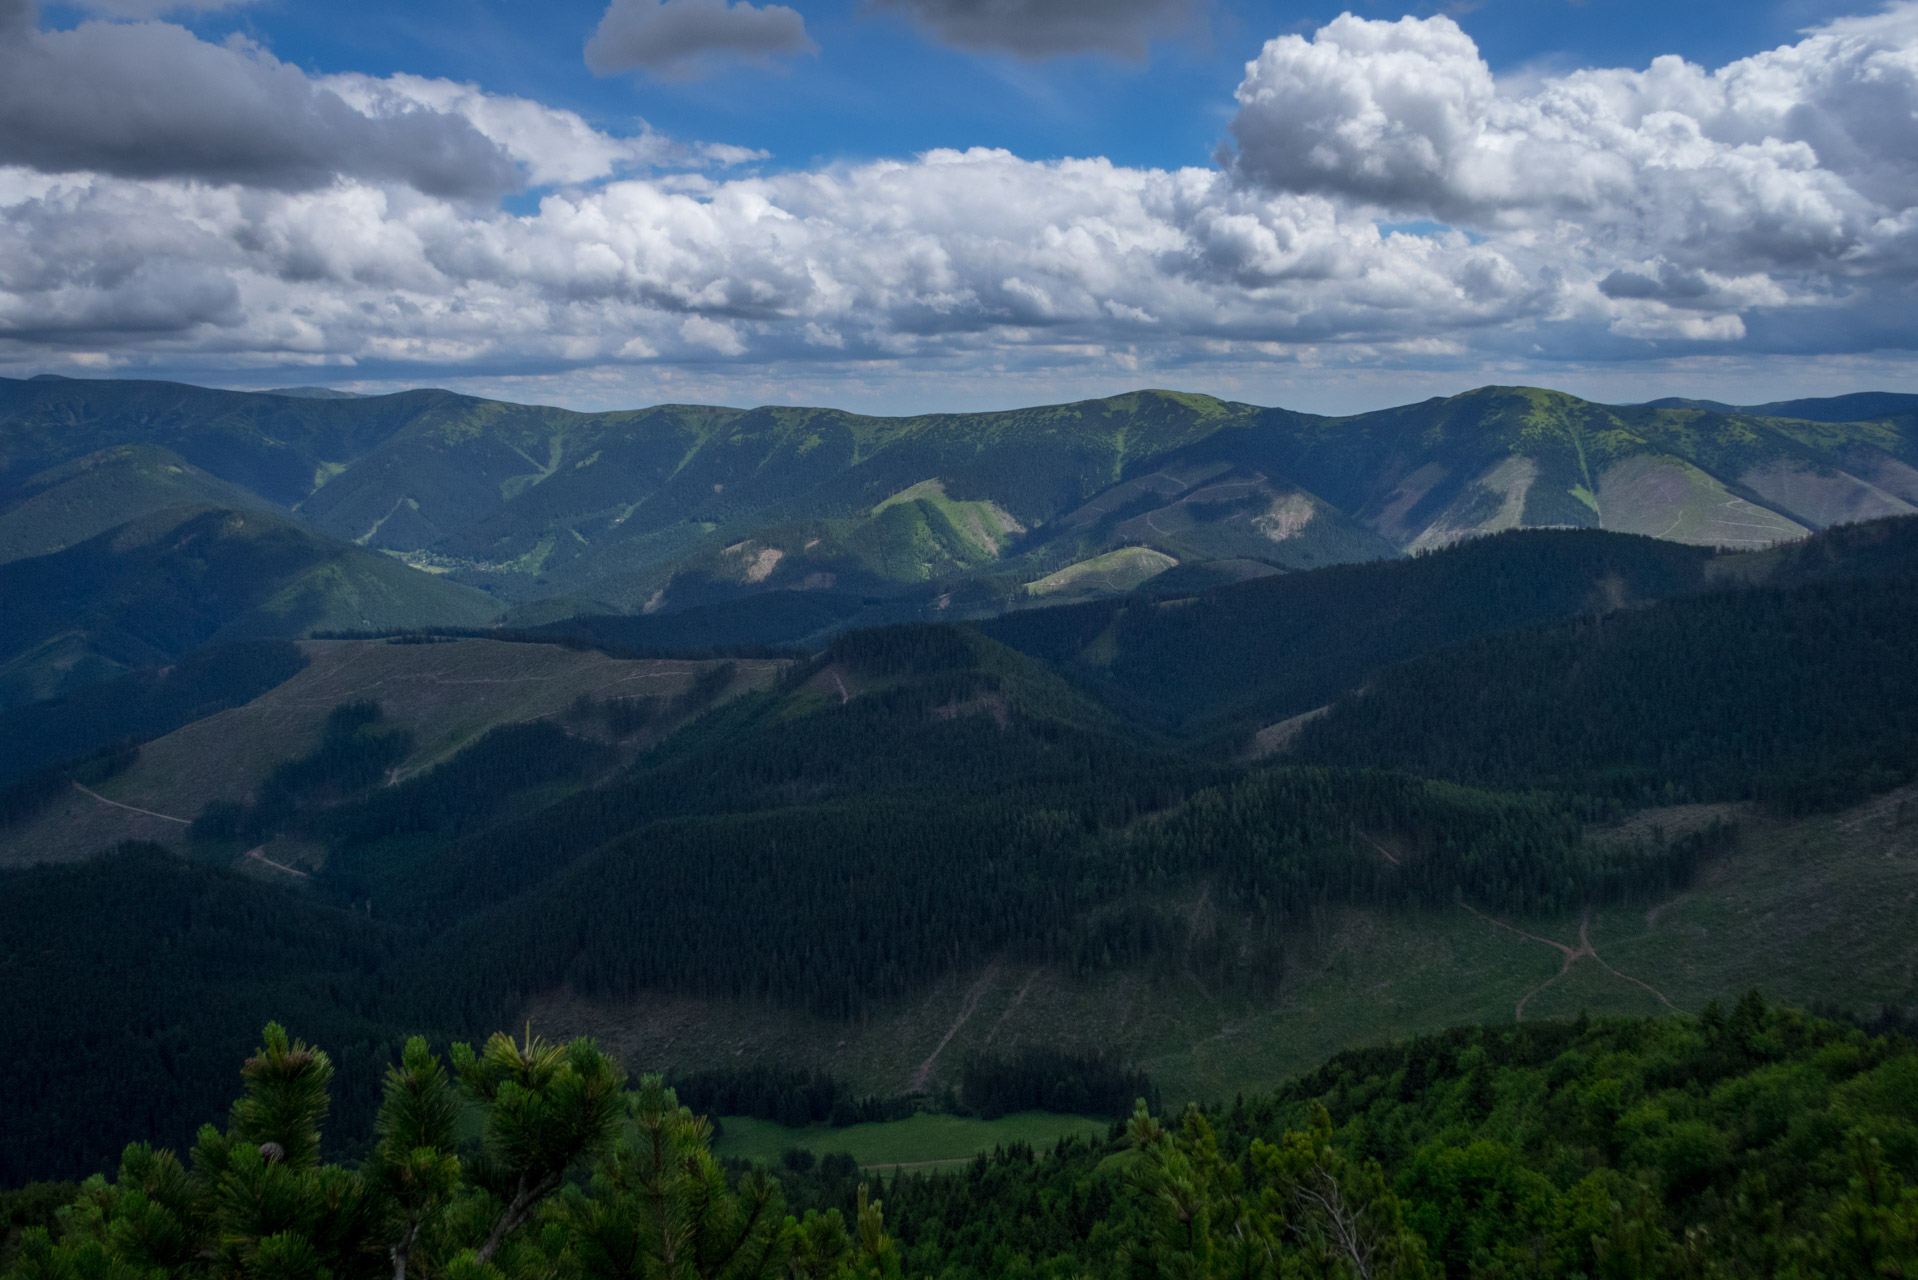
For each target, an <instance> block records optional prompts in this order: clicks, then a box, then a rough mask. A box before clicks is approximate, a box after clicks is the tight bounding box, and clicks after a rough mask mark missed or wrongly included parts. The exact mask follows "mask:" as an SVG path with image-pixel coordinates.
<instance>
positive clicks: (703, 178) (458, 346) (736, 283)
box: [0, 0, 1918, 376]
mask: <svg viewBox="0 0 1918 1280" xmlns="http://www.w3.org/2000/svg"><path fill="white" fill-rule="evenodd" d="M4 2H5V0H0V3H4ZM125 29H127V30H130V29H131V28H125ZM227 52H229V53H230V55H231V56H233V57H236V58H241V59H244V60H246V61H249V62H251V63H254V64H256V65H259V66H266V65H267V64H266V63H264V62H261V61H260V58H261V56H262V55H259V54H257V53H255V52H252V51H246V50H242V51H238V52H233V51H227ZM1915 68H1918V6H1914V5H1910V4H1906V5H1900V6H1898V7H1896V8H1893V9H1891V10H1887V11H1886V12H1885V13H1884V14H1881V15H1878V16H1877V17H1874V18H1871V19H1860V20H1848V21H1846V22H1841V23H1833V24H1830V25H1828V26H1826V27H1823V28H1820V29H1818V30H1816V31H1813V32H1811V33H1808V34H1807V35H1806V36H1805V38H1804V39H1802V40H1801V41H1800V42H1798V43H1797V44H1794V45H1792V46H1789V47H1787V48H1783V49H1778V50H1774V51H1771V52H1769V53H1766V54H1762V55H1759V56H1757V57H1754V58H1749V59H1745V60H1743V61H1741V62H1738V63H1734V64H1731V65H1729V66H1727V67H1723V68H1719V69H1717V70H1715V71H1711V70H1706V69H1703V68H1698V67H1694V66H1690V65H1688V64H1686V63H1683V62H1680V61H1677V60H1661V61H1660V62H1658V63H1655V64H1654V65H1653V66H1652V67H1650V68H1648V69H1646V70H1643V71H1610V70H1593V71H1580V72H1576V73H1573V74H1570V75H1566V76H1562V77H1556V78H1550V79H1545V80H1541V81H1538V82H1536V83H1533V84H1530V85H1528V86H1525V87H1523V88H1514V87H1512V86H1510V85H1504V84H1501V83H1499V82H1498V81H1497V80H1496V79H1495V78H1494V77H1492V76H1491V74H1490V73H1489V71H1488V70H1486V68H1485V66H1484V63H1483V61H1482V60H1481V59H1480V58H1479V56H1478V52H1477V50H1476V48H1474V47H1473V46H1472V44H1471V42H1470V40H1469V39H1467V38H1466V37H1465V36H1464V34H1463V33H1462V32H1461V31H1459V29H1458V28H1457V27H1456V26H1455V25H1454V24H1452V23H1450V22H1449V21H1447V20H1444V19H1433V20H1427V21H1417V20H1408V21H1406V22H1363V21H1360V20H1358V19H1355V18H1350V17H1347V18H1341V19H1339V20H1338V21H1336V22H1334V23H1331V24H1329V25H1328V26H1326V27H1325V28H1324V29H1322V30H1320V31H1319V32H1318V33H1316V34H1315V35H1314V36H1312V37H1311V38H1309V39H1307V38H1297V37H1285V38H1282V39H1279V40H1275V41H1273V42H1271V43H1270V44H1268V45H1267V46H1266V48H1265V50H1264V51H1263V52H1262V53H1261V55H1260V57H1259V59H1258V60H1257V61H1255V62H1254V63H1252V64H1250V65H1249V66H1248V68H1247V72H1246V76H1245V79H1244V81H1243V83H1242V84H1241V86H1240V88H1239V102H1240V108H1239V114H1238V116H1237V118H1236V119H1235V120H1234V121H1233V125H1232V128H1233V136H1234V139H1235V141H1236V143H1237V147H1236V150H1235V151H1234V152H1232V153H1231V154H1230V155H1229V156H1228V157H1227V163H1225V164H1223V165H1221V166H1219V167H1214V168H1197V167H1194V168H1186V169H1176V170H1164V169H1141V168H1132V167H1126V166H1121V165H1115V164H1112V163H1110V162H1108V161H1105V160H1100V159H1096V158H1094V159H1075V160H1064V161H1054V162H1043V163H1042V162H1035V161H1029V160H1024V159H1021V158H1019V157H1017V156H1015V155H1012V154H1010V153H1007V152H1005V151H997V150H987V149H975V150H968V151H957V150H953V151H946V150H941V151H933V152H929V153H927V154H925V155H922V156H918V157H915V158H912V159H910V160H886V161H879V162H874V163H867V164H859V165H844V166H834V167H830V168H825V169H818V170H812V171H805V170H801V171H796V172H785V173H753V172H746V173H736V174H733V175H731V176H728V175H726V174H724V173H715V172H712V171H710V170H709V171H704V172H694V171H689V170H683V169H682V170H680V171H677V172H671V173H663V174H662V173H659V172H657V167H658V166H662V165H674V164H685V163H691V162H694V161H697V160H699V159H700V157H698V156H696V155H693V154H691V153H688V152H685V151H680V150H676V149H675V148H673V147H672V145H671V144H670V143H668V142H666V141H665V140H662V139H659V138H657V137H654V136H652V135H641V136H640V137H638V138H630V139H617V138H610V137H608V136H606V135H604V134H601V133H598V132H596V131H594V130H593V129H592V128H590V127H589V126H588V125H587V124H586V123H585V122H584V121H582V120H580V119H579V118H578V117H577V116H574V115H572V114H571V113H567V112H563V111H556V110H554V109H551V108H548V107H545V106H543V105H541V104H538V103H531V102H526V101H524V100H519V99H510V98H500V97H496V96H491V95H487V94H485V93H483V92H482V91H480V90H478V89H476V88H474V87H472V86H467V85H459V84H454V83H451V82H447V81H439V80H427V79H423V78H417V77H392V78H377V79H376V78H368V77H332V78H329V79H327V80H325V81H319V82H312V83H311V84H310V86H309V87H310V89H311V91H312V92H315V93H323V94H325V95H328V96H329V98H330V100H332V101H336V102H338V103H339V104H340V110H342V111H345V112H347V113H348V114H349V115H350V116H351V117H352V118H353V119H354V120H356V121H359V122H361V124H359V125H353V126H352V127H354V128H360V127H362V125H365V126H379V125H382V124H383V123H385V122H388V121H392V120H404V119H408V118H411V117H415V116H423V117H425V118H428V119H431V120H437V121H453V122H456V123H458V124H460V125H462V126H463V127H465V128H467V129H469V130H470V131H471V132H472V134H473V135H474V136H475V137H477V138H479V139H480V140H481V141H482V142H483V143H485V145H487V146H488V147H491V148H492V149H493V150H494V152H495V153H497V154H498V155H499V156H501V157H503V162H504V163H507V164H509V165H512V166H514V167H515V168H516V169H518V170H521V171H524V172H525V173H526V174H527V175H528V176H529V177H530V179H531V180H533V181H535V182H537V183H540V184H542V185H547V186H551V187H553V188H554V191H553V193H552V194H549V195H547V196H545V197H544V198H543V199H542V200H541V202H540V205H539V208H538V211H537V212H536V213H528V214H522V215H508V214H506V213H503V212H500V211H499V210H497V209H494V208H489V207H486V206H483V205H479V204H476V203H474V202H471V201H465V200H460V199H456V198H451V197H449V196H447V195H444V194H439V193H436V192H435V191H433V190H432V189H430V188H429V187H428V186H427V185H426V184H424V183H422V182H418V181H412V180H409V179H407V178H405V177H395V176H388V175H385V174H382V173H381V172H379V171H377V170H374V169H369V168H366V167H365V166H363V165H362V166H360V167H357V168H355V167H351V166H348V165H345V164H344V163H341V164H339V165H338V166H336V168H335V170H334V171H333V177H332V179H331V180H330V181H326V182H315V183H310V184H299V183H292V182H269V181H264V180H260V181H234V182H226V183H214V182H208V181H204V180H198V179H200V178H201V177H203V175H198V174H193V173H192V172H191V171H189V173H188V174H187V175H185V176H182V175H178V174H172V175H158V176H153V175H148V174H145V173H142V172H139V171H137V170H136V171H131V172H129V171H125V170H115V169H112V168H102V169H100V170H98V171H94V172H88V173H79V174H59V173H55V172H53V171H52V170H51V168H50V167H49V166H45V165H41V166H37V167H29V166H27V165H24V164H20V163H18V162H16V163H15V164H14V166H13V167H11V168H0V363H6V362H11V363H13V364H15V365H16V366H18V365H19V364H21V363H22V362H24V361H26V360H28V359H30V358H33V357H34V355H35V353H40V354H41V355H44V354H45V353H49V352H70V353H75V355H76V358H77V357H78V356H79V355H84V356H85V357H86V358H87V359H99V358H103V356H102V353H105V356H104V358H114V359H124V360H132V361H147V362H168V361H171V362H174V363H175V364H176V366H177V364H178V362H181V361H200V362H214V363H218V362H227V363H229V364H233V365H246V364H258V363H276V362H278V363H284V362H293V361H313V362H331V363H336V364H348V363H356V362H357V363H362V364H373V365H378V366H381V367H387V368H390V367H392V366H395V365H400V366H412V367H417V368H420V369H432V370H436V371H444V370H474V371H483V370H487V369H499V368H507V367H511V368H521V369H524V368H529V367H531V368H547V369H563V368H592V367H600V366H618V365H622V364H630V363H633V362H647V363H652V364H655V365H657V366H661V367H672V366H678V367H699V366H712V365H714V364H720V365H724V366H726V367H729V368H735V369H739V368H749V367H758V368H762V369H764V368H768V367H773V366H778V367H782V368H785V367H793V366H797V365H805V364H811V365H812V366H813V367H816V368H823V367H828V366H832V367H838V368H844V369H858V368H863V367H876V366H877V365H880V364H888V365H891V366H898V367H913V368H927V367H939V368H944V369H953V368H962V367H963V368H979V369H997V368H1000V367H1004V366H1008V365H1014V366H1018V367H1020V368H1024V369H1027V370H1030V369H1035V368H1044V367H1061V368H1063V367H1070V366H1074V365H1077V364H1083V363H1084V362H1087V361H1104V362H1107V363H1108V365H1109V367H1113V368H1120V367H1123V368H1126V369H1128V370H1139V369H1146V368H1164V367H1170V366H1176V365H1179V364H1181V363H1184V362H1209V365H1208V367H1215V366H1216V365H1217V364H1218V362H1221V361H1233V360H1243V361H1269V360H1298V359H1308V358H1310V359H1325V358H1326V357H1325V354H1324V353H1326V352H1337V353H1339V358H1342V359H1347V360H1359V359H1364V360H1370V361H1375V362H1394V361H1396V362H1400V363H1410V364H1421V363H1422V364H1423V365H1425V366H1426V367H1429V366H1430V365H1432V364H1433V363H1442V362H1448V361H1449V362H1460V361H1468V360H1473V361H1479V362H1481V363H1487V362H1490V363H1499V362H1504V363H1505V364H1506V365H1507V366H1508V367H1510V368H1516V367H1518V366H1521V365H1523V364H1524V363H1525V362H1527V361H1532V360H1539V359H1560V358H1567V357H1572V356H1575V357H1577V358H1581V359H1607V360H1629V359H1633V358H1646V357H1660V358H1662V357H1666V356H1670V355H1672V354H1674V353H1678V354H1684V353H1706V354H1710V353H1722V352H1738V353H1745V354H1747V355H1749V354H1750V353H1758V352H1765V351H1771V352H1841V353H1842V352H1857V351H1868V350H1872V349H1874V348H1882V347H1887V346H1890V347H1902V348H1905V349H1909V348H1910V347H1911V346H1912V344H1913V337H1914V335H1913V332H1912V330H1911V328H1910V325H1909V322H1908V316H1909V314H1910V298H1911V292H1912V289H1913V281H1914V274H1915V272H1914V267H1918V191H1915V190H1914V189H1913V183H1914V177H1915V175H1918V153H1915V152H1914V132H1913V131H1914V124H1913V118H1912V115H1911V111H1910V105H1909V104H1910V103H1911V102H1912V101H1913V99H1912V96H1911V95H1912V92H1913V89H1912V86H1913V83H1914V74H1915ZM269 69H270V70H274V72H275V74H278V73H279V71H281V70H285V69H281V68H277V64H275V66H273V67H270V68H269ZM292 74H297V72H293V73H292ZM1901 113H1902V114H1901ZM1288 130H1289V132H1288ZM1133 376H1138V375H1133Z"/></svg>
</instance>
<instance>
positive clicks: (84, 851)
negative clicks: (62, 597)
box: [0, 640, 777, 866]
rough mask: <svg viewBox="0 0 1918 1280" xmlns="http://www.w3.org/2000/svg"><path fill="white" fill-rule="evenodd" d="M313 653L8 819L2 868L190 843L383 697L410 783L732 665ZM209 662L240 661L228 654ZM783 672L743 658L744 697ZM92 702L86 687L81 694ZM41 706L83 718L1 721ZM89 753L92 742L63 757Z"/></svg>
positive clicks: (660, 726) (740, 682)
mask: <svg viewBox="0 0 1918 1280" xmlns="http://www.w3.org/2000/svg"><path fill="white" fill-rule="evenodd" d="M300 648H301V649H303V650H304V655H303V665H302V666H300V667H297V668H295V669H294V671H292V672H289V673H287V674H286V675H282V676H281V677H280V680H278V681H275V682H274V684H273V686H272V687H271V688H270V689H267V690H264V691H261V692H259V693H258V694H257V696H252V697H250V698H248V699H246V700H245V701H244V703H243V705H240V706H237V707H233V708H231V709H221V708H220V707H218V706H215V707H212V708H209V709H208V711H207V713H206V714H204V715H202V716H201V717H196V718H195V719H194V720H193V721H191V722H190V723H186V724H184V725H181V726H172V725H169V726H167V728H166V730H165V731H164V732H163V733H162V734H161V735H160V736H156V737H154V740H152V741H149V742H146V743H145V744H144V745H143V746H142V747H141V750H140V753H139V758H138V760H137V761H136V762H134V763H133V764H132V765H131V766H130V767H129V768H127V769H126V770H125V771H124V772H122V773H119V774H116V775H115V776H113V777H112V778H110V779H108V780H106V781H103V782H100V783H99V784H97V785H96V786H95V787H94V788H93V789H92V790H93V791H94V793H95V794H94V795H92V796H88V795H85V794H81V793H79V792H73V793H71V794H69V795H68V796H67V797H66V798H65V799H64V800H63V801H62V802H61V803H60V804H59V805H57V806H55V807H54V808H52V809H49V810H47V811H44V812H42V813H41V814H39V815H38V816H37V817H36V818H34V819H33V820H32V821H28V822H22V823H19V824H16V825H13V826H11V827H5V826H0V866H3V865H14V866H20V865H26V864H29V863H33V862H64V861H71V860H76V859H81V858H86V857H89V856H92V855H95V854H98V853H100V852H102V851H104V850H107V849H111V848H113V847H114V846H115V845H117V844H119V843H121V842H122V841H127V840H157V841H161V842H163V843H168V844H172V845H175V846H178V845H179V844H180V843H181V842H182V840H183V839H184V837H185V836H186V825H187V823H188V822H189V821H190V820H191V819H192V818H194V817H195V816H197V815H198V814H199V813H200V812H201V810H202V809H203V808H205V806H206V805H208V804H209V803H212V802H216V801H233V802H242V801H245V800H247V799H248V798H249V797H250V796H251V795H252V794H253V793H254V792H255V790H256V789H257V788H258V787H259V785H260V784H261V782H262V781H263V780H264V779H265V778H266V777H267V776H268V774H269V773H271V771H272V770H273V769H274V768H275V767H276V766H278V765H281V764H283V763H285V762H287V761H289V760H293V759H296V758H298V757H299V756H301V755H302V754H303V753H305V752H306V751H307V750H308V749H309V747H310V744H311V743H312V742H313V741H314V740H315V739H316V738H317V737H318V735H319V733H320V731H321V726H322V723H323V722H324V720H325V719H326V717H327V714H328V712H329V711H330V710H331V709H332V708H334V707H337V706H340V705H342V704H346V703H351V702H354V701H360V700H372V701H376V702H378V703H379V705H380V707H381V709H382V712H383V713H384V716H385V718H386V720H387V721H388V722H390V723H392V724H394V725H397V726H403V727H404V728H405V729H406V730H407V731H408V732H410V733H411V735H412V739H413V746H412V748H411V750H409V751H408V753H407V754H406V755H405V756H403V757H401V758H400V759H398V760H395V761H394V762H393V765H392V773H391V776H392V778H393V779H394V780H395V781H397V780H400V779H404V778H407V777H410V776H413V775H416V774H420V773H423V772H427V771H430V770H431V769H432V767H433V766H434V765H436V764H438V763H440V762H441V761H443V760H446V759H448V758H449V757H451V756H453V755H455V754H457V753H458V752H459V751H460V750H461V749H462V748H465V747H468V746H470V745H472V744H473V743H475V742H477V741H478V740H479V739H480V738H482V737H483V736H484V735H485V734H486V733H487V732H488V731H489V730H492V729H495V728H497V727H499V726H502V725H512V724H519V723H524V722H528V721H534V720H543V719H549V718H553V717H563V716H566V715H567V714H568V713H569V712H570V710H571V709H572V708H573V706H574V704H575V703H576V702H578V701H579V700H580V699H582V698H585V699H588V700H593V701H597V702H605V701H608V700H611V699H616V698H621V697H642V698H643V697H658V698H662V699H670V698H673V697H676V696H679V695H682V694H684V693H686V692H687V691H688V690H689V689H690V688H691V687H692V685H693V683H694V681H695V680H696V678H697V677H698V675H699V674H700V672H702V671H706V670H710V669H711V668H713V667H715V666H717V665H719V664H717V663H714V662H688V661H652V660H645V661H632V660H625V659H617V658H610V657H608V656H606V655H605V654H603V653H599V652H595V651H592V650H575V649H568V648H564V647H561V646H558V645H548V644H507V643H502V642H499V641H493V640H460V641H457V642H452V643H445V644H389V643H387V642H386V641H384V640H308V641H305V642H303V643H302V644H301V645H300ZM208 656H209V657H212V658H215V659H220V658H224V659H225V662H226V664H227V665H233V664H234V660H233V658H232V656H231V655H226V654H223V653H222V651H219V650H214V651H211V652H210V653H209V655H208ZM195 661H198V659H197V658H196V660H195ZM183 665H188V664H183ZM776 669H777V664H774V663H771V662H752V661H748V662H741V663H736V664H734V670H735V673H736V676H735V679H734V681H733V682H732V687H731V692H733V693H735V694H737V693H743V692H746V691H748V690H750V689H752V688H754V687H756V686H759V685H763V684H764V683H766V682H768V681H769V680H771V679H772V677H773V675H774V673H775V671H776ZM162 683H163V684H164V682H162ZM104 688H107V689H111V688H112V686H111V685H109V686H104ZM89 692H90V691H89ZM86 696H87V694H77V695H74V696H73V698H72V699H71V701H78V700H80V699H83V698H85V697H86ZM29 713H35V719H44V718H51V717H55V716H65V717H67V718H71V716H72V714H73V713H72V712H71V711H63V709H62V708H60V707H47V708H46V709H45V710H44V711H41V710H40V709H39V704H36V705H35V706H30V707H26V708H21V709H20V710H18V711H16V712H14V713H13V714H12V716H11V717H9V719H8V720H0V724H6V723H9V722H10V721H15V720H17V721H23V722H24V721H26V720H27V719H28V716H29ZM674 723H675V720H673V719H670V718H666V717H662V718H661V719H660V721H659V722H658V723H657V724H654V725H652V726H649V728H648V730H647V732H646V733H644V734H643V735H639V736H636V737H634V736H632V735H628V736H629V737H632V741H633V743H634V744H637V743H640V742H647V741H651V740H655V739H656V738H657V737H658V735H659V734H660V733H661V732H662V731H664V730H665V729H668V728H670V727H671V726H672V725H673V724H674ZM29 727H30V726H29ZM121 732H122V733H133V732H135V731H134V730H133V729H131V728H122V729H121ZM137 736H146V735H144V734H140V735H137ZM77 754H79V750H78V749H76V750H73V751H69V752H65V753H63V755H62V758H64V756H65V755H77ZM155 815H159V816H155ZM282 844H283V845H284V848H282V847H281V845H276V844H275V843H274V842H273V841H271V840H269V841H266V842H265V843H264V847H265V849H266V851H267V853H268V854H269V856H273V857H275V858H279V860H282V861H291V860H295V859H299V860H306V859H312V860H314V861H319V860H322V859H323V856H324V846H323V845H319V846H315V845H314V844H313V843H312V842H311V841H308V840H304V839H302V838H300V837H299V836H298V835H297V834H296V833H289V834H288V835H287V836H286V837H285V838H284V840H283V841H282ZM282 853H283V854H284V857H281V854H282Z"/></svg>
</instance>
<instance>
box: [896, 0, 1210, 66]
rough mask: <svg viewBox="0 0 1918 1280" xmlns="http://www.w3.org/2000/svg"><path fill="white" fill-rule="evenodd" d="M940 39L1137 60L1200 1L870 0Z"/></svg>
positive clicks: (996, 49)
mask: <svg viewBox="0 0 1918 1280" xmlns="http://www.w3.org/2000/svg"><path fill="white" fill-rule="evenodd" d="M876 5H877V7H878V8H880V9H888V10H892V11H895V12H899V13H904V14H906V15H907V16H909V17H910V18H912V19H913V20H914V21H915V22H916V23H918V24H919V25H920V26H922V27H924V28H925V29H926V30H927V31H928V32H930V33H931V34H932V36H933V37H934V38H935V39H937V40H939V41H940V42H941V43H944V44H949V45H954V46H956V47H958V48H961V49H977V50H982V51H985V52H990V53H1011V54H1016V55H1017V56H1019V57H1021V58H1026V59H1039V58H1051V57H1057V56H1059V55H1062V54H1073V53H1108V54H1113V55H1116V56H1118V57H1122V58H1134V59H1143V58H1144V57H1145V56H1146V50H1147V47H1148V46H1149V45H1150V44H1151V42H1152V39H1153V38H1154V37H1155V36H1164V35H1168V34H1172V33H1175V32H1177V31H1179V30H1180V29H1182V28H1184V27H1186V26H1188V25H1190V24H1191V23H1192V22H1193V20H1194V19H1195V18H1196V17H1197V15H1198V14H1199V13H1200V12H1201V11H1202V10H1203V8H1204V7H1205V6H1204V0H876Z"/></svg>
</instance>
